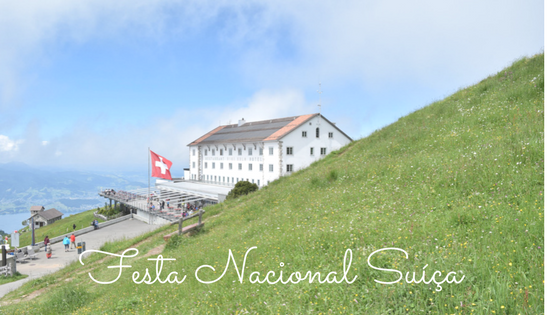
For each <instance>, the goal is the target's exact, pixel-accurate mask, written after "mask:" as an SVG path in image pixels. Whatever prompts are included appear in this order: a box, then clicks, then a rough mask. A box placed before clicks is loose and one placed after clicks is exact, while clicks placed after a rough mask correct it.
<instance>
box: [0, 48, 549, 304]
mask: <svg viewBox="0 0 560 315" xmlns="http://www.w3.org/2000/svg"><path fill="white" fill-rule="evenodd" d="M543 132H544V56H543V55H537V56H534V57H532V58H524V59H521V60H519V61H517V62H515V63H514V64H513V65H512V66H511V67H509V68H508V69H505V70H504V71H501V72H500V73H498V74H496V75H494V76H492V77H489V78H487V79H485V80H483V81H482V82H480V83H479V84H477V85H474V86H472V87H469V88H466V89H463V90H460V91H458V92H457V93H455V94H454V95H451V96H449V97H448V98H446V99H444V100H441V101H438V102H436V103H434V104H432V105H430V106H427V107H425V108H423V109H421V110H418V111H416V112H414V113H411V114H410V115H408V116H406V117H403V118H401V119H399V121H398V122H396V123H394V124H392V125H390V126H387V127H386V128H383V129H382V130H378V131H376V132H375V133H373V134H372V135H370V136H369V137H367V138H365V139H362V140H359V141H355V142H353V143H351V144H350V145H348V146H347V147H344V148H342V149H341V150H339V151H337V152H333V153H331V154H330V155H328V156H327V157H326V158H325V159H323V160H322V161H319V162H316V163H314V164H312V165H311V166H310V167H309V168H307V169H305V170H302V171H299V172H297V173H295V174H293V175H291V176H287V177H283V178H281V179H279V180H277V181H275V182H273V183H271V184H270V185H269V186H268V187H265V188H263V189H262V190H260V191H258V192H256V193H253V194H251V195H249V196H246V197H242V198H240V199H237V200H234V201H227V202H224V203H222V204H219V205H217V206H215V207H212V208H210V209H208V214H209V215H210V216H212V217H207V219H206V222H207V223H206V226H205V227H204V229H203V231H202V232H201V233H199V234H197V235H195V236H191V237H184V238H182V239H181V238H174V239H172V240H171V241H170V242H169V243H167V244H166V245H164V244H165V243H164V241H163V240H162V238H161V235H162V234H163V233H168V232H169V231H172V230H174V229H175V228H176V227H169V228H166V229H162V231H160V232H156V233H155V235H153V236H151V237H148V238H146V239H137V240H133V241H126V242H125V241H123V242H120V243H113V244H108V245H106V246H105V247H104V250H106V251H109V252H112V253H115V252H117V251H119V250H123V249H125V248H126V247H127V246H132V247H134V248H138V250H139V255H138V256H137V257H135V258H127V259H125V260H124V263H123V264H131V265H132V268H124V269H123V271H122V275H121V277H120V279H119V280H118V281H115V282H114V283H112V284H108V285H101V284H97V283H94V282H93V281H91V280H90V279H89V278H88V273H87V272H91V275H92V276H93V277H95V279H97V280H99V281H113V280H115V279H116V277H117V275H118V269H117V270H115V269H108V268H106V267H107V266H111V265H118V264H119V260H118V258H107V259H103V260H99V259H102V258H103V257H104V256H103V255H97V254H96V255H92V256H91V257H90V258H88V259H87V260H86V261H85V263H86V266H85V267H82V266H80V265H79V264H74V265H72V266H70V267H68V268H66V270H64V271H63V272H60V273H57V274H56V275H54V276H51V277H47V278H45V279H42V280H41V282H39V281H36V282H30V283H28V284H27V285H25V286H24V287H22V289H20V290H19V291H17V292H14V293H11V294H10V295H8V296H6V297H5V298H4V299H3V300H4V301H9V300H11V299H14V298H16V297H18V296H21V295H22V294H28V293H30V292H32V291H34V290H37V289H40V288H42V287H49V288H50V289H49V293H43V294H42V295H40V296H39V297H37V298H35V299H34V300H33V301H31V302H27V303H31V304H30V307H29V306H27V307H25V308H21V307H20V306H19V305H18V304H16V305H12V306H7V307H4V308H3V309H2V310H5V311H6V312H14V313H18V311H20V310H25V311H26V312H27V311H29V310H31V309H32V310H35V311H36V312H38V313H40V312H47V313H59V312H74V313H75V314H87V313H106V312H107V313H113V312H114V313H129V312H134V313H154V314H156V313H158V314H159V313H164V312H168V313H210V314H214V313H225V314H235V313H247V312H248V313H265V314H268V313H291V314H302V313H337V314H338V313H342V314H347V313H354V314H359V313H362V314H364V313H365V314H386V313H391V314H404V313H412V314H425V313H433V314H471V313H474V314H490V313H494V312H496V313H498V314H514V313H515V314H518V313H521V314H536V313H542V312H544V302H543V296H544V285H543V280H544V248H543V244H544V216H543V214H544V201H543V200H544V196H543V194H544V152H543V151H544V134H543ZM253 246H256V247H257V248H256V249H253V250H251V251H250V252H249V253H248V254H247V255H246V262H245V267H246V268H245V269H241V268H242V265H243V255H245V254H246V252H247V250H248V249H249V248H251V247H253ZM383 248H400V249H402V250H404V251H406V252H407V253H408V259H406V257H405V254H404V253H403V252H401V251H398V250H386V251H383V252H379V253H377V254H374V255H372V253H373V252H374V251H375V250H378V249H383ZM229 249H231V251H232V253H233V255H234V257H235V262H236V264H237V266H238V267H239V268H240V272H241V271H242V270H244V272H245V273H244V281H243V283H240V281H239V278H238V274H237V273H236V271H235V269H234V265H233V262H230V263H229V266H228V270H227V272H225V275H224V276H223V277H222V278H220V279H219V280H217V281H216V282H214V283H211V284H203V283H201V282H199V281H198V280H197V279H196V277H195V271H196V270H197V268H198V267H199V266H202V265H211V266H213V267H214V268H215V270H216V272H212V271H211V270H209V269H208V268H203V269H201V270H200V271H199V272H198V276H199V278H200V280H205V281H210V280H215V279H217V278H218V277H219V276H220V275H221V274H222V272H223V270H224V268H225V267H226V264H227V261H228V250H229ZM347 249H351V250H352V251H353V261H352V263H351V265H350V264H347V266H348V269H347V273H348V275H347V279H348V280H349V281H351V280H352V279H354V277H356V278H355V281H354V282H352V283H347V282H346V281H343V282H342V283H330V284H329V283H319V282H318V279H317V278H315V281H314V282H313V283H309V281H308V280H309V278H307V279H305V280H303V281H301V282H299V283H295V284H294V283H289V284H282V283H277V284H269V283H263V284H259V283H251V282H250V281H249V280H251V279H252V280H255V277H256V276H257V275H256V274H253V272H255V271H257V272H260V279H261V280H262V279H263V278H264V277H265V275H266V274H267V273H268V272H269V271H274V272H275V273H276V275H275V276H272V275H271V277H270V279H269V280H270V281H275V280H276V279H277V278H278V273H279V272H280V271H282V272H283V274H284V276H283V277H284V278H283V279H284V280H286V279H288V277H289V276H290V274H292V273H294V272H300V273H301V275H302V277H303V276H304V275H305V273H306V272H307V271H311V272H312V273H315V272H321V276H320V278H321V279H323V278H324V277H326V276H327V274H328V273H329V272H337V279H338V280H340V279H341V275H342V274H343V273H344V270H343V268H344V255H345V252H346V251H347ZM159 253H161V254H162V255H163V256H164V257H166V258H171V257H172V258H176V259H177V260H176V261H166V262H165V263H164V266H163V271H162V273H161V274H162V277H161V278H162V279H164V278H166V277H167V275H168V274H169V273H170V272H172V271H176V272H178V274H179V275H181V276H182V275H186V279H185V281H184V282H183V283H182V284H169V283H165V284H161V283H155V284H152V285H148V284H135V283H134V282H133V281H132V280H131V277H132V273H133V272H134V271H139V272H140V279H142V277H143V276H144V273H145V269H146V268H149V271H150V274H151V278H152V280H153V279H154V277H155V274H156V271H155V262H154V261H148V260H147V258H148V257H152V258H155V257H156V256H157V255H158V254H159ZM128 254H130V252H129V253H128ZM369 258H371V259H370V260H369V263H370V264H371V266H373V267H377V268H378V269H377V270H376V269H374V268H372V267H371V266H370V265H368V259H369ZM379 268H385V269H386V270H385V271H383V270H379ZM424 268H425V269H424ZM388 269H392V270H398V271H400V272H402V276H403V278H402V279H400V281H398V282H397V283H393V284H383V283H379V282H377V281H384V282H393V281H396V280H399V274H398V273H397V272H394V271H387V270H388ZM84 271H87V272H84ZM423 271H424V272H425V274H426V276H425V280H426V282H429V280H430V279H431V278H432V275H433V274H434V273H435V272H436V271H440V272H441V273H442V274H443V276H439V275H437V273H436V277H435V279H436V280H437V281H438V282H440V281H441V280H443V278H444V277H445V276H446V275H449V274H450V273H451V272H456V274H457V277H456V278H457V280H459V279H460V278H461V277H462V276H463V275H464V280H463V281H462V282H461V283H442V284H441V286H440V287H439V286H438V285H436V284H435V283H434V282H433V281H432V282H430V283H429V284H426V283H424V282H421V283H408V282H407V281H406V278H405V275H406V272H410V275H409V276H408V279H411V278H412V277H413V276H412V272H416V274H415V276H414V277H415V279H416V280H419V279H421V276H422V272H423ZM453 275H454V274H451V276H453ZM451 276H450V277H449V278H448V280H451V279H453V278H452V277H451ZM293 277H295V276H293ZM332 277H333V274H331V277H330V278H329V279H331V280H332ZM294 279H296V278H292V280H294ZM62 280H65V281H62ZM294 282H295V281H294ZM60 283H64V284H63V285H60ZM440 288H441V290H440V291H438V290H439V289H440ZM27 305H29V304H27Z"/></svg>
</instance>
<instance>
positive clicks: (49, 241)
mask: <svg viewBox="0 0 560 315" xmlns="http://www.w3.org/2000/svg"><path fill="white" fill-rule="evenodd" d="M43 243H44V244H45V252H46V251H47V245H49V244H50V243H51V240H49V236H48V235H47V236H45V240H44V241H43Z"/></svg>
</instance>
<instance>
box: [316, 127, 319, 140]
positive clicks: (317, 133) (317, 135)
mask: <svg viewBox="0 0 560 315" xmlns="http://www.w3.org/2000/svg"><path fill="white" fill-rule="evenodd" d="M315 138H319V128H317V129H315Z"/></svg>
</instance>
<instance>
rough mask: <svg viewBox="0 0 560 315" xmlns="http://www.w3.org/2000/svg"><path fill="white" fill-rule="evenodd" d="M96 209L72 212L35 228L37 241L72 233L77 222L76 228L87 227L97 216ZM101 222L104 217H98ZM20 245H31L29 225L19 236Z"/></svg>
mask: <svg viewBox="0 0 560 315" xmlns="http://www.w3.org/2000/svg"><path fill="white" fill-rule="evenodd" d="M95 211H96V209H92V210H88V211H84V212H80V213H76V214H71V215H69V216H67V217H63V218H62V219H61V220H58V221H56V222H54V223H52V224H49V225H47V226H43V227H41V228H38V229H35V243H36V244H37V243H41V242H43V240H44V239H45V236H47V235H48V236H49V238H53V237H56V236H61V235H64V234H68V235H70V234H72V231H73V230H72V226H73V224H76V230H79V229H82V228H86V227H89V226H91V222H92V221H93V220H95V219H96V218H95V217H94V216H93V213H94V212H95ZM97 220H98V221H99V222H103V221H104V220H103V219H100V218H97ZM19 244H20V247H24V246H27V245H31V231H30V229H29V227H27V228H25V229H22V230H20V238H19Z"/></svg>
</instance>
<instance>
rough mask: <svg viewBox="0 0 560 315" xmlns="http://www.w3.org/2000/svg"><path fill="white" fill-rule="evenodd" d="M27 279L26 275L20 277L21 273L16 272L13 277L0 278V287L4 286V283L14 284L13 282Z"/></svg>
mask: <svg viewBox="0 0 560 315" xmlns="http://www.w3.org/2000/svg"><path fill="white" fill-rule="evenodd" d="M27 277H29V276H28V275H22V274H21V273H19V272H17V271H16V273H15V274H14V275H13V276H0V285H3V284H6V283H10V282H14V281H18V280H21V279H25V278H27Z"/></svg>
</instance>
